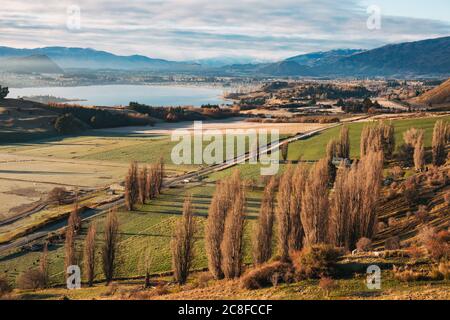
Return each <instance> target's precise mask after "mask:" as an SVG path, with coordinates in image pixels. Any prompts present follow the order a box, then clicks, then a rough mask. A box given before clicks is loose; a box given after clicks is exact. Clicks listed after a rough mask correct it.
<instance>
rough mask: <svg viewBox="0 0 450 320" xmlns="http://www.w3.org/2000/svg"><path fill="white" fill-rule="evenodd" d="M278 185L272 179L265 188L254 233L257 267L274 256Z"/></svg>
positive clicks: (273, 178) (254, 260) (254, 252)
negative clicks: (273, 242) (274, 227)
mask: <svg viewBox="0 0 450 320" xmlns="http://www.w3.org/2000/svg"><path fill="white" fill-rule="evenodd" d="M276 185H277V180H276V178H275V177H272V178H271V179H270V180H269V182H268V183H267V185H266V187H265V188H264V193H263V197H262V200H261V208H260V209H259V216H258V221H257V223H256V225H255V230H254V233H253V234H254V236H253V262H254V263H255V265H261V264H263V263H264V262H267V261H269V259H270V257H271V256H272V237H273V224H274V218H275V213H274V211H275V191H276Z"/></svg>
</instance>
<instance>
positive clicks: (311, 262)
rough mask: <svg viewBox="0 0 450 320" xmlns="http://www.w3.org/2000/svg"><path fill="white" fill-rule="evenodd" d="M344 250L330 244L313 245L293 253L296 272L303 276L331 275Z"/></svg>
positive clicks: (318, 276)
mask: <svg viewBox="0 0 450 320" xmlns="http://www.w3.org/2000/svg"><path fill="white" fill-rule="evenodd" d="M342 254H343V253H342V250H340V249H338V248H335V247H333V246H330V245H324V244H319V245H313V246H310V247H305V248H303V250H301V251H300V252H294V253H293V254H292V262H293V264H294V268H295V271H296V273H297V274H298V275H299V276H300V277H302V278H316V279H318V278H320V277H323V276H327V275H330V274H332V273H333V272H334V268H335V266H336V263H337V261H338V259H339V257H340V256H341V255H342Z"/></svg>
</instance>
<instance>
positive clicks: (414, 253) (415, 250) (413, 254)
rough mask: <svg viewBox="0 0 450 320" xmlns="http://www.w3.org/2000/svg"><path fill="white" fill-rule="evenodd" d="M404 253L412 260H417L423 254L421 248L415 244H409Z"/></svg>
mask: <svg viewBox="0 0 450 320" xmlns="http://www.w3.org/2000/svg"><path fill="white" fill-rule="evenodd" d="M406 253H407V255H408V256H409V257H410V258H412V259H414V260H417V259H419V258H421V257H422V256H423V253H422V250H420V248H419V247H417V246H411V247H409V248H407V249H406Z"/></svg>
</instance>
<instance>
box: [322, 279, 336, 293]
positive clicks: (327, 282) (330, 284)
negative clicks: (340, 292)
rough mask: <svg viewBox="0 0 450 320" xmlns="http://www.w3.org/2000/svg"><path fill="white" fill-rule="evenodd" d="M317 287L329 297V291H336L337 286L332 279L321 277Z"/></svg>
mask: <svg viewBox="0 0 450 320" xmlns="http://www.w3.org/2000/svg"><path fill="white" fill-rule="evenodd" d="M319 287H320V288H321V289H322V290H323V291H325V295H326V296H327V297H329V296H330V293H331V291H332V290H335V289H337V288H338V285H337V283H336V282H335V281H334V280H333V279H332V278H329V277H322V278H320V281H319Z"/></svg>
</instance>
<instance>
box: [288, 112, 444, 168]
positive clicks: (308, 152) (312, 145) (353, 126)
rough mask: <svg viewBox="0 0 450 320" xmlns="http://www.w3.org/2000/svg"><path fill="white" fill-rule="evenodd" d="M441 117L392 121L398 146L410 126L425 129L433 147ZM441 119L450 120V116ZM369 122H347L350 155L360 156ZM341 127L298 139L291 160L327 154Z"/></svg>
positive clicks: (292, 145)
mask: <svg viewBox="0 0 450 320" xmlns="http://www.w3.org/2000/svg"><path fill="white" fill-rule="evenodd" d="M438 119H439V118H436V117H433V118H416V119H405V120H395V121H392V123H393V124H394V127H395V140H396V146H397V147H398V146H399V145H400V144H401V143H402V142H403V133H404V132H405V131H406V130H408V129H409V128H412V127H414V128H416V129H424V130H425V147H426V148H428V147H431V138H432V135H433V127H434V124H435V122H436V121H437V120H438ZM440 119H444V120H447V121H449V120H450V116H445V117H442V118H440ZM367 124H368V122H363V121H361V122H355V123H350V124H347V126H348V128H349V135H350V145H351V146H350V156H351V157H352V158H355V157H359V142H360V137H361V131H362V129H363V127H364V126H365V125H367ZM340 130H341V129H340V127H337V128H332V129H330V130H327V131H324V132H322V133H320V134H318V135H317V136H315V137H312V138H311V139H308V140H302V141H297V142H294V143H292V144H290V145H289V156H288V159H289V160H298V159H300V158H301V159H302V160H318V159H320V158H323V157H324V156H325V150H326V146H327V144H328V142H329V141H330V140H331V139H334V138H337V137H339V131H340Z"/></svg>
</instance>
